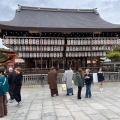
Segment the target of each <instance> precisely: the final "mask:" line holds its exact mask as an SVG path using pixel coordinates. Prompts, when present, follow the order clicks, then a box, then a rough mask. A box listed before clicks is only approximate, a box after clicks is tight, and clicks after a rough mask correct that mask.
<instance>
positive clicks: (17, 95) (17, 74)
mask: <svg viewBox="0 0 120 120" xmlns="http://www.w3.org/2000/svg"><path fill="white" fill-rule="evenodd" d="M14 84H15V87H14V92H13V94H14V98H15V100H16V101H17V102H18V104H17V106H18V107H20V106H21V105H22V102H21V86H22V73H21V68H15V79H14Z"/></svg>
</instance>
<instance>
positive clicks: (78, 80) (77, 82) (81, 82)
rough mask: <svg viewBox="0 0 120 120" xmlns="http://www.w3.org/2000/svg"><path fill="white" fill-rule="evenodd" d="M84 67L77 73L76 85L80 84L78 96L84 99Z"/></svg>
mask: <svg viewBox="0 0 120 120" xmlns="http://www.w3.org/2000/svg"><path fill="white" fill-rule="evenodd" d="M82 73H83V72H82V69H81V68H78V70H77V72H76V74H75V81H74V83H75V85H77V86H78V93H77V98H78V99H82V98H81V90H82V87H83V86H84V80H83V77H82Z"/></svg>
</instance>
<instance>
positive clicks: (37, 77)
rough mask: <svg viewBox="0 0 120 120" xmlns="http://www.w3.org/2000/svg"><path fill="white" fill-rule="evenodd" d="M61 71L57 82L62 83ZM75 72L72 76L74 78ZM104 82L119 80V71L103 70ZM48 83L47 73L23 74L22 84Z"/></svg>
mask: <svg viewBox="0 0 120 120" xmlns="http://www.w3.org/2000/svg"><path fill="white" fill-rule="evenodd" d="M62 77H63V73H59V74H58V77H57V83H58V84H61V83H62ZM74 77H75V74H74V76H73V80H74ZM104 77H105V82H120V73H119V72H104ZM44 84H48V79H47V74H42V75H41V74H27V75H23V86H36V85H44Z"/></svg>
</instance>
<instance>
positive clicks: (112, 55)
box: [106, 45, 120, 61]
mask: <svg viewBox="0 0 120 120" xmlns="http://www.w3.org/2000/svg"><path fill="white" fill-rule="evenodd" d="M106 56H107V58H109V59H111V60H112V61H120V45H117V46H116V47H115V48H114V49H113V51H110V52H108V53H107V55H106Z"/></svg>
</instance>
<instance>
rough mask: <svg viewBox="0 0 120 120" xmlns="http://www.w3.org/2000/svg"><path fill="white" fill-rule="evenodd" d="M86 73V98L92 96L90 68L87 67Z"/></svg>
mask: <svg viewBox="0 0 120 120" xmlns="http://www.w3.org/2000/svg"><path fill="white" fill-rule="evenodd" d="M85 71H86V73H85V75H84V80H85V84H86V93H85V98H91V96H92V94H91V83H92V75H91V74H90V70H89V69H86V70H85Z"/></svg>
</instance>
